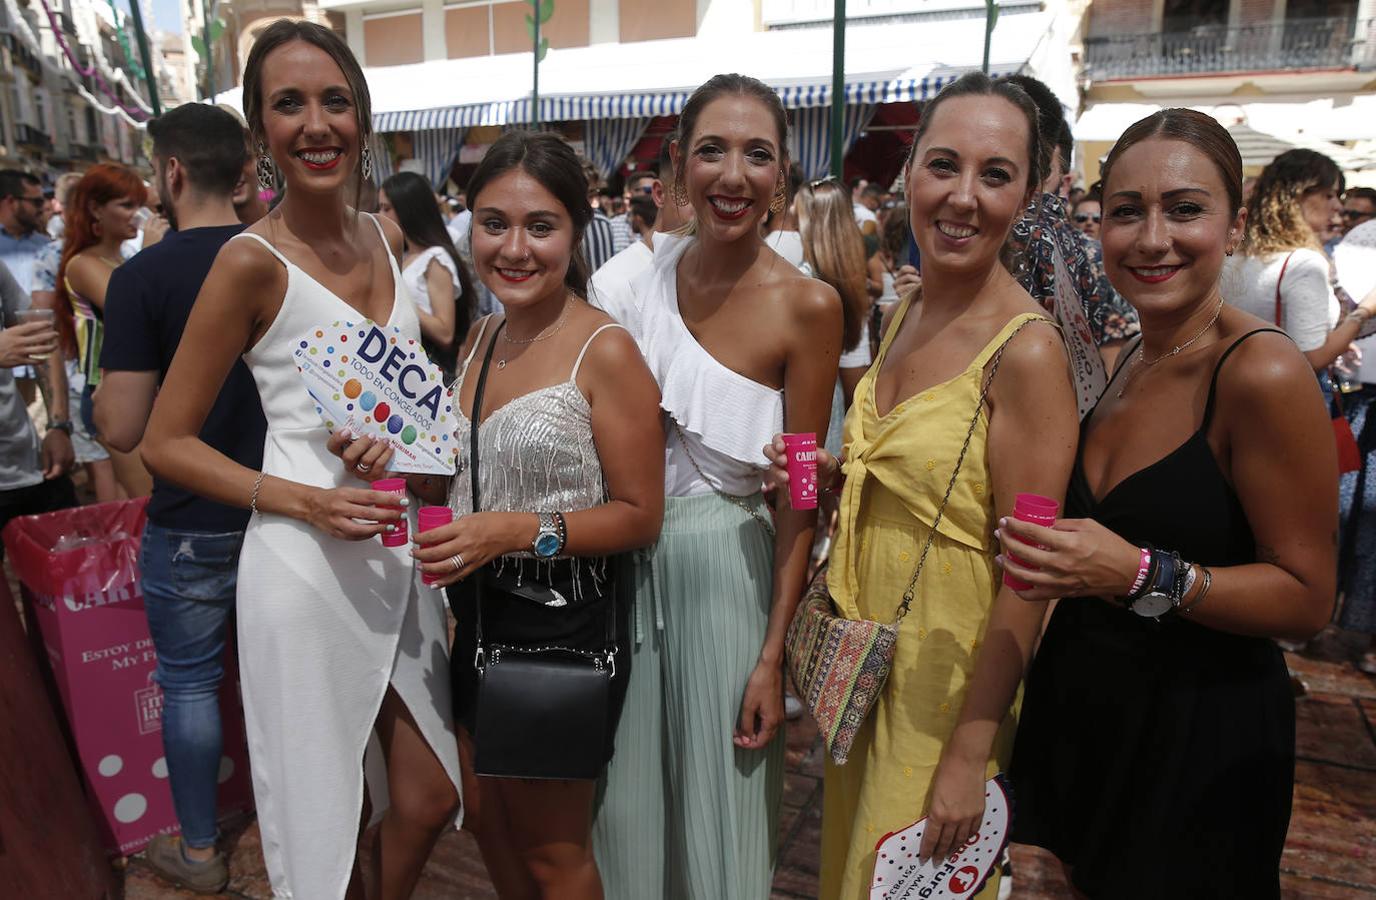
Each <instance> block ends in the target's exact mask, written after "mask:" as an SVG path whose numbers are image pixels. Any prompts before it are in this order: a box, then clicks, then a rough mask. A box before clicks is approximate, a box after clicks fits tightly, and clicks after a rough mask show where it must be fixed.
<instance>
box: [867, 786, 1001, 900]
mask: <svg viewBox="0 0 1376 900" xmlns="http://www.w3.org/2000/svg"><path fill="white" fill-rule="evenodd" d="M1012 807H1013V804H1012V801H1011V800H1010V799H1009V796H1008V791H1007V789H1006V788H1005V787H1004V784H1003V779H1002V777H1001V776H996V777H994V778H990V779H989V780H988V781H987V782H985V786H984V821H983V822H982V823H981V824H980V828H979V831H978V832H977V833H976V834H975V836H974V837H973V838H971V839H970V840H969V841H968V842H967V843H966V844H965V846H964V847H961V848H960V849H959V850H957V851H956V852H955V853H952V854H951V855H950V856H947V857H945V858H943V859H935V858H933V859H929V860H927V862H925V863H921V862H919V861H918V858H917V851H918V849H919V848H920V847H921V846H922V835H923V832H925V831H926V830H927V820H926V819H925V818H922V819H919V820H918V821H916V822H914V823H913V824H911V825H909V826H908V827H907V828H904V829H903V830H902V831H895V832H893V833H892V834H886V835H884V837H882V838H880V840H879V844H878V845H877V846H876V847H875V848H874V851H875V852H874V880H873V881H871V882H870V900H900V898H906V897H921V898H923V900H959V898H966V897H973V896H974V895H975V894H977V893H979V889H980V888H981V887H983V885H984V882H985V881H987V880H988V879H989V875H990V873H991V872H993V871H994V867H995V866H997V865H998V864H999V862H1000V860H1001V859H1002V858H1003V848H1004V847H1006V846H1007V845H1008V829H1009V825H1010V824H1011V820H1012V815H1011V813H1012Z"/></svg>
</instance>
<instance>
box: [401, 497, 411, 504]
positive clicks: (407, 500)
mask: <svg viewBox="0 0 1376 900" xmlns="http://www.w3.org/2000/svg"><path fill="white" fill-rule="evenodd" d="M401 505H402V506H410V505H411V498H410V497H402V498H401Z"/></svg>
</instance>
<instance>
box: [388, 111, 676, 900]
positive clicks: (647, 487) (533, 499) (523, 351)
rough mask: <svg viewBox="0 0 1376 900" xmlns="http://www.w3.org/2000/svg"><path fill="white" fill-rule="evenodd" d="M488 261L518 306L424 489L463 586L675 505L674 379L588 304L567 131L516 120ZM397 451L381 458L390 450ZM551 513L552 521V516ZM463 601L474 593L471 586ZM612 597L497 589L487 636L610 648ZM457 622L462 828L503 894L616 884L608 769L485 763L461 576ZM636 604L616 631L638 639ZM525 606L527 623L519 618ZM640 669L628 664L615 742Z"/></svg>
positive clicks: (420, 539)
mask: <svg viewBox="0 0 1376 900" xmlns="http://www.w3.org/2000/svg"><path fill="white" fill-rule="evenodd" d="M468 206H469V208H470V209H472V210H473V260H474V266H475V268H476V270H477V274H478V276H479V278H481V279H482V281H483V283H484V284H486V285H487V287H488V288H489V289H491V290H492V292H493V293H494V294H496V296H497V298H498V299H499V300H500V301H501V302H502V306H503V308H504V313H505V314H504V315H501V314H497V315H492V316H488V317H487V318H486V319H483V320H482V321H480V322H478V323H476V324H475V326H474V327H473V329H472V331H471V333H470V337H469V339H468V341H467V342H466V343H465V345H464V347H463V348H462V350H461V351H460V354H459V358H460V359H461V360H464V362H463V365H462V368H461V369H460V372H459V377H458V380H457V381H456V382H455V385H454V399H455V407H456V410H457V413H458V420H459V423H458V434H457V437H458V445H459V448H460V454H459V460H458V471H457V474H456V476H455V477H454V478H453V479H452V483H449V484H447V483H444V481H445V480H444V479H425V478H419V477H413V478H412V479H411V482H412V484H411V486H412V490H413V491H415V492H416V493H417V495H418V496H420V497H422V498H423V499H424V500H425V501H426V502H432V503H435V502H438V503H444V502H447V503H448V504H449V505H450V506H451V508H453V509H454V511H455V513H456V514H457V516H456V518H455V520H454V521H453V523H452V524H449V525H446V526H443V527H441V528H437V529H433V530H432V531H429V532H425V533H422V534H419V535H417V536H416V543H417V544H418V545H419V548H418V549H417V550H416V551H415V556H416V559H417V560H418V561H419V562H420V564H421V566H420V568H421V570H422V571H423V572H425V573H427V574H430V575H432V576H435V577H436V580H437V586H447V585H453V584H455V583H456V582H459V581H461V580H462V579H464V578H466V577H468V576H470V575H472V574H473V573H474V572H476V571H477V570H478V569H479V568H480V567H482V566H485V565H487V564H489V563H491V562H492V561H493V560H498V559H500V562H499V565H500V566H501V567H506V566H511V565H516V566H521V567H523V571H524V572H529V571H537V570H538V569H539V567H543V566H550V567H557V566H559V565H561V561H562V560H571V561H572V563H571V565H573V566H575V567H578V566H587V565H591V566H594V567H595V574H597V575H600V574H601V571H602V569H601V567H602V566H603V565H604V562H605V561H606V560H607V558H608V557H611V556H613V555H615V554H620V553H624V552H626V551H629V550H632V549H636V548H639V547H644V546H647V545H649V544H651V543H653V542H654V541H655V539H656V538H657V537H658V535H659V528H660V523H661V520H662V517H663V511H664V490H663V481H664V432H663V430H662V428H661V426H660V418H659V390H658V388H657V387H656V385H655V381H654V378H653V377H652V376H651V375H650V372H649V370H648V369H647V368H646V365H645V362H644V360H643V359H642V358H641V355H640V351H639V350H638V349H637V348H636V344H635V342H634V340H632V339H631V337H630V335H629V334H627V333H626V331H625V330H624V329H623V328H621V327H620V326H618V325H616V324H614V323H613V322H612V320H611V319H610V318H609V317H608V316H606V315H605V314H604V313H602V312H600V311H598V310H596V309H593V308H592V307H590V306H589V305H588V304H587V303H586V302H585V299H586V296H587V271H586V265H585V263H584V261H583V257H582V254H581V249H580V243H581V240H582V236H583V231H584V229H585V228H586V226H587V224H588V220H589V219H590V217H591V210H590V208H589V207H588V203H587V197H586V182H585V181H584V177H583V174H582V169H581V167H580V165H579V162H578V159H577V157H576V156H575V155H574V153H573V151H572V150H571V149H570V148H569V147H568V145H567V144H565V143H564V142H563V141H562V140H561V139H559V138H558V137H557V136H555V135H552V134H533V133H529V132H510V133H508V134H506V135H503V136H502V138H501V139H500V140H499V141H498V142H497V143H496V144H494V145H493V146H492V148H491V149H490V150H489V151H488V154H487V156H486V157H485V158H484V160H483V162H482V163H481V164H480V165H479V167H478V170H477V172H475V174H474V176H473V180H472V182H471V183H470V186H469V193H468ZM485 358H490V361H489V362H488V364H487V365H488V371H487V378H486V383H485V388H484V396H483V400H482V406H481V409H480V410H479V411H478V413H477V418H478V420H479V424H478V445H479V451H478V466H477V468H478V475H479V477H478V481H479V494H478V507H479V509H480V510H481V511H479V512H477V513H472V512H471V510H472V509H473V502H472V499H473V498H472V497H471V494H470V491H471V474H470V469H469V465H470V460H469V459H468V456H469V440H470V418H469V417H470V416H473V415H474V412H473V402H474V394H475V388H476V384H477V382H478V380H479V372H480V370H481V368H482V367H483V364H484V359H485ZM385 462H386V457H385V451H384V452H383V453H381V454H380V459H379V460H378V461H376V462H374V461H371V460H370V461H369V464H370V465H374V466H375V465H378V464H383V465H385ZM551 526H553V527H551ZM460 598H463V599H460ZM604 599H605V598H600V597H588V596H583V597H570V598H567V602H566V603H563V604H558V603H552V604H550V605H548V606H545V607H535V608H533V609H530V608H527V609H524V610H522V611H520V613H519V614H518V615H511V616H507V617H504V612H505V610H504V609H494V604H491V603H486V602H485V603H484V604H483V621H482V626H483V641H484V643H489V642H490V643H501V644H507V645H517V646H519V645H522V644H527V645H533V644H532V642H539V641H541V638H539V637H537V635H536V632H540V633H541V634H549V633H550V632H551V631H554V632H556V633H558V634H559V642H560V645H561V646H573V647H575V648H577V647H582V646H583V644H586V645H587V648H586V649H597V648H600V647H605V646H606V643H605V642H606V637H607V633H606V625H607V618H606V616H605V615H604V614H603V613H602V612H601V611H600V610H598V609H597V606H599V605H601V601H603V600H604ZM450 600H451V606H452V607H453V609H454V613H455V618H456V620H457V627H456V630H455V639H454V648H453V652H452V654H451V657H452V665H451V672H452V678H453V690H454V697H453V700H454V718H455V722H456V725H457V726H458V730H459V746H460V755H461V758H462V760H463V763H464V778H465V785H464V798H465V802H466V803H467V804H468V809H467V813H466V816H465V818H464V827H465V828H468V829H469V830H471V831H472V832H473V833H474V835H475V836H476V837H477V839H478V844H479V847H480V848H481V849H482V852H483V858H484V860H485V861H486V863H487V868H488V872H489V873H490V874H491V876H492V880H493V882H494V884H495V885H496V887H497V891H498V893H499V894H500V895H501V896H503V897H529V896H553V895H557V896H561V897H588V898H600V897H601V896H602V885H601V879H600V877H599V875H598V871H597V865H596V862H595V861H594V859H593V854H592V844H591V837H590V831H591V823H592V804H593V792H594V789H595V782H592V781H535V780H524V779H520V778H501V779H498V778H487V777H476V776H474V774H473V769H472V760H473V741H472V739H471V734H472V732H473V724H474V716H473V712H474V700H475V699H476V692H477V680H478V679H477V673H476V671H475V668H474V651H475V649H476V638H475V635H474V629H473V621H472V617H473V611H474V608H475V607H474V600H473V594H472V593H470V592H460V591H451V593H450ZM624 605H625V604H611V605H610V607H609V608H612V609H617V607H622V608H620V609H618V611H617V615H616V616H615V617H614V618H615V619H616V629H617V645H618V646H621V647H625V646H628V645H629V641H628V640H626V637H627V635H626V634H625V629H626V627H627V626H626V621H627V617H626V611H625V609H624ZM517 620H519V621H517ZM626 681H627V678H626V677H625V676H624V675H623V676H621V677H615V678H613V679H612V710H611V714H610V715H609V716H608V718H609V719H610V720H611V721H610V722H609V723H608V728H607V732H606V733H607V741H606V745H607V756H608V758H610V754H611V743H612V741H611V738H612V736H613V735H614V734H615V729H616V719H617V716H618V714H619V709H620V701H621V700H622V699H623V698H624V693H625V685H626Z"/></svg>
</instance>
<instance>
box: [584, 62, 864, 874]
mask: <svg viewBox="0 0 1376 900" xmlns="http://www.w3.org/2000/svg"><path fill="white" fill-rule="evenodd" d="M678 129H679V130H678V133H677V135H676V140H675V143H674V144H673V157H674V184H673V187H672V190H671V191H670V192H669V193H670V194H671V196H672V197H673V201H672V202H675V203H677V204H678V206H679V207H681V208H683V209H685V210H687V209H688V208H689V207H691V211H692V214H693V215H694V224H693V226H691V227H690V228H689V229H688V230H689V231H690V232H691V236H684V235H683V234H678V235H666V236H663V237H662V238H657V239H656V241H655V259H654V264H653V267H652V269H651V270H650V271H649V272H646V273H644V274H643V275H642V276H641V277H640V278H639V279H638V280H637V282H636V285H635V287H636V297H635V309H634V310H633V311H631V314H629V315H627V316H625V317H624V318H623V324H626V325H627V327H628V328H629V329H630V330H631V331H632V333H633V334H634V335H635V337H636V340H637V342H638V343H639V344H640V348H641V351H642V352H643V353H644V355H645V358H646V362H647V363H649V366H650V371H651V372H652V373H653V374H654V376H655V379H656V381H658V382H659V386H660V391H661V393H662V400H661V406H662V407H663V410H664V423H665V428H666V430H667V438H668V447H667V450H666V454H667V455H666V471H665V493H666V494H667V500H666V503H665V511H664V528H663V531H662V532H661V535H660V539H659V543H658V544H657V545H656V547H655V548H654V550H653V552H652V554H651V555H650V558H649V559H648V561H647V562H648V564H644V563H643V564H642V565H641V566H640V577H639V579H638V582H637V596H636V603H637V610H636V632H637V636H638V641H637V643H636V645H635V649H634V655H633V657H632V659H633V664H632V668H631V684H630V692H629V696H628V697H627V701H626V707H625V711H624V713H623V715H622V719H621V725H620V730H619V732H618V734H617V755H616V757H615V758H614V759H613V760H612V763H611V766H610V768H609V770H608V775H607V786H606V791H605V797H604V799H603V801H602V803H601V805H600V808H599V810H598V818H597V824H596V829H595V832H594V846H595V849H596V852H597V859H598V867H599V869H600V871H601V873H602V878H603V885H604V888H605V890H606V896H607V897H609V898H614V900H642V898H646V897H712V898H717V900H756V898H759V897H766V896H768V895H769V886H770V880H771V875H772V870H773V865H774V858H775V850H776V846H777V844H776V838H777V835H778V813H779V802H780V798H781V792H782V788H783V762H784V753H783V751H784V746H783V740H782V735H781V734H779V731H780V729H781V728H782V726H783V718H784V716H783V668H782V667H783V643H784V634H785V632H786V630H787V628H788V624H789V621H790V620H791V618H792V616H793V611H794V608H795V607H796V605H797V602H798V598H799V597H800V596H801V595H802V591H803V582H804V578H805V576H806V574H807V565H808V554H809V550H810V548H811V545H812V536H813V527H814V524H815V522H816V516H815V514H813V513H811V512H794V511H793V510H791V509H787V508H785V509H781V510H779V511H777V512H774V513H773V514H772V515H771V511H770V509H769V507H768V506H767V505H766V504H765V502H764V500H763V499H762V497H761V494H760V483H761V476H762V473H763V469H764V466H765V465H766V462H767V461H766V459H765V458H764V454H763V449H764V446H765V444H768V443H770V442H771V441H772V439H773V437H774V435H775V434H776V433H778V432H780V431H791V432H816V433H817V437H818V440H819V441H821V440H822V439H824V438H825V436H826V435H825V432H826V428H827V418H828V414H829V412H830V408H831V394H832V388H833V385H834V384H835V383H836V372H837V360H838V358H839V356H840V351H841V340H842V338H841V333H842V316H841V301H840V299H839V298H838V297H837V295H836V292H835V290H833V289H832V288H831V287H830V286H828V285H827V284H825V283H824V282H822V281H819V280H817V279H813V278H808V277H806V276H804V275H803V274H802V273H800V272H799V271H798V270H797V268H795V267H794V266H793V265H791V264H790V263H789V262H788V261H787V260H785V259H783V258H782V257H780V256H779V255H778V254H777V253H775V252H774V251H773V250H771V249H770V248H769V247H768V246H767V245H766V244H765V243H764V241H763V240H762V239H761V238H760V236H759V224H760V220H761V219H762V218H763V217H764V215H765V213H766V212H767V211H768V210H769V208H770V207H771V205H773V206H775V207H776V209H782V205H783V202H784V198H785V190H784V178H785V173H786V171H787V163H788V161H787V150H786V143H785V141H786V132H787V120H786V116H785V113H784V110H783V107H782V106H781V105H780V103H779V99H778V96H777V95H776V94H775V93H774V92H773V91H772V90H771V89H770V88H768V87H767V86H765V85H764V84H762V83H760V82H758V81H756V80H754V79H751V78H746V77H743V76H739V75H719V76H717V77H715V78H713V79H711V80H710V81H708V82H707V83H706V84H704V85H703V86H702V87H700V88H698V90H697V91H696V92H694V94H693V96H692V97H691V98H690V99H689V101H688V103H687V105H686V106H685V107H684V109H683V113H682V115H681V116H680V119H679V126H678Z"/></svg>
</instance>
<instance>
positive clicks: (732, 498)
mask: <svg viewBox="0 0 1376 900" xmlns="http://www.w3.org/2000/svg"><path fill="white" fill-rule="evenodd" d="M673 422H674V430H675V431H677V432H678V442H679V444H681V445H682V446H683V453H684V455H685V456H687V457H688V461H689V462H690V463H692V464H693V469H694V471H696V472H697V473H698V477H699V478H701V479H702V480H703V483H705V484H706V485H707V486H708V487H710V488H711V489H712V490H713V491H715V492H716V494H717V496H718V497H721V498H722V499H723V500H725V501H727V502H728V503H732V504H734V505H736V506H739V507H740V508H741V509H743V510H745V512H746V514H747V515H749V516H750V518H752V519H754V520H755V521H756V522H759V523H760V527H761V528H763V529H764V530H765V533H766V534H768V535H769V536H770V537H774V526H773V525H770V524H769V523H768V522H766V521H765V519H764V516H762V515H760V514H759V513H758V512H756V511H755V510H753V509H751V508H750V507H749V506H747V505H746V504H745V501H744V500H742V499H741V498H740V497H737V496H736V495H735V494H728V493H726V491H723V490H722V489H721V488H719V487H717V486H716V485H715V484H713V483H712V482H711V481H709V480H708V478H707V476H706V475H705V474H703V471H702V466H699V465H698V461H697V460H696V459H694V458H693V451H692V450H689V449H688V436H687V435H685V434H684V433H683V426H682V425H680V424H678V420H677V419H674V420H673Z"/></svg>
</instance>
